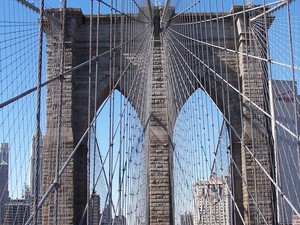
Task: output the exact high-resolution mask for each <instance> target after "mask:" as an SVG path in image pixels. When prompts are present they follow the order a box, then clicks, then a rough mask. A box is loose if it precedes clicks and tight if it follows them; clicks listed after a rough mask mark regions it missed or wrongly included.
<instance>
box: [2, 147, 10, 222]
mask: <svg viewBox="0 0 300 225" xmlns="http://www.w3.org/2000/svg"><path fill="white" fill-rule="evenodd" d="M8 156H9V148H8V143H1V148H0V224H3V219H4V205H5V204H6V203H7V202H8V201H9V192H8V166H9V165H8V163H9V160H8V159H9V157H8Z"/></svg>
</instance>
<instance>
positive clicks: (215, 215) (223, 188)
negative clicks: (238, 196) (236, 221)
mask: <svg viewBox="0 0 300 225" xmlns="http://www.w3.org/2000/svg"><path fill="white" fill-rule="evenodd" d="M225 179H226V178H225V177H216V175H215V174H213V175H212V177H211V179H208V180H200V181H198V182H197V183H195V184H194V185H193V194H194V207H195V208H194V225H209V224H218V225H229V224H230V219H229V214H230V213H229V212H230V210H229V194H228V187H227V185H226V180H225Z"/></svg>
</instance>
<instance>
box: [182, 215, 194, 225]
mask: <svg viewBox="0 0 300 225" xmlns="http://www.w3.org/2000/svg"><path fill="white" fill-rule="evenodd" d="M180 225H194V222H193V214H192V213H190V212H186V213H185V214H182V215H180Z"/></svg>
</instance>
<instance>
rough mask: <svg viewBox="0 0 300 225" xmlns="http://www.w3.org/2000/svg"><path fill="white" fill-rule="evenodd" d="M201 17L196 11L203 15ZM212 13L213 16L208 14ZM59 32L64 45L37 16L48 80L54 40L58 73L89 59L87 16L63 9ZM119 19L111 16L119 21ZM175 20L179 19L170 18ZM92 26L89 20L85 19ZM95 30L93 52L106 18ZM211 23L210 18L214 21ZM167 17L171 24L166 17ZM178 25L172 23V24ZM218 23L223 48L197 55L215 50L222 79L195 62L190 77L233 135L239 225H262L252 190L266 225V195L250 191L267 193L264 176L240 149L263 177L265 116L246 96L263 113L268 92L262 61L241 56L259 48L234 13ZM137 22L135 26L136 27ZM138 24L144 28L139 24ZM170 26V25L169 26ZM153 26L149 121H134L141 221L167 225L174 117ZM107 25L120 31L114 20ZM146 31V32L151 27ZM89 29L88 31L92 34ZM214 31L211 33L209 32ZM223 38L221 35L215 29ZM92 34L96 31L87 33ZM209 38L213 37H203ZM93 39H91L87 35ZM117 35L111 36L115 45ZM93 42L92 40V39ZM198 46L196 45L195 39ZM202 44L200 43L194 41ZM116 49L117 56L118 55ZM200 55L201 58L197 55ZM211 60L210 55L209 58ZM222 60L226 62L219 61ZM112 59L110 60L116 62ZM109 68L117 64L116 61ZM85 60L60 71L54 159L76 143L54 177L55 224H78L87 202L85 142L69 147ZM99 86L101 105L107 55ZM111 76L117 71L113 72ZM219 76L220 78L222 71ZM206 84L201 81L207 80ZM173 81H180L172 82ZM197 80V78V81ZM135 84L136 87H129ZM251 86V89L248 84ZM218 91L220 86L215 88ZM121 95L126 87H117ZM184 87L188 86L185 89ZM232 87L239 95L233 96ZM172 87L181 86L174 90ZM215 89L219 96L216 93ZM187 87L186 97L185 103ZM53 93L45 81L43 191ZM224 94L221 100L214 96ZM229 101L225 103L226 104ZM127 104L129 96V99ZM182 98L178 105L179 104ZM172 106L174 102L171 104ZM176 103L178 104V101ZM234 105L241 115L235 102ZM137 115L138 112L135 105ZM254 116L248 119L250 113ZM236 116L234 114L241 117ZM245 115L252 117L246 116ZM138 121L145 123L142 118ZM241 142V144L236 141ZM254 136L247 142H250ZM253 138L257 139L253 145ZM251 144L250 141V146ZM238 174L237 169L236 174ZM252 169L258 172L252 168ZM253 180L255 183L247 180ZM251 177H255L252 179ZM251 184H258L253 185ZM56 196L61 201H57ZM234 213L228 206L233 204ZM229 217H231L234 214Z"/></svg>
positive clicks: (46, 209)
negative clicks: (143, 185) (144, 200)
mask: <svg viewBox="0 0 300 225" xmlns="http://www.w3.org/2000/svg"><path fill="white" fill-rule="evenodd" d="M241 9H242V8H241V7H238V6H237V7H235V8H234V10H235V12H237V11H239V10H241ZM48 13H49V14H50V15H53V16H54V17H59V10H58V9H50V10H49V11H48ZM136 16H137V17H139V19H141V20H142V19H143V15H136ZM203 16H204V15H203ZM213 16H214V17H216V16H217V14H214V15H213ZM66 18H67V20H66V36H65V42H64V43H59V41H58V36H57V31H58V30H59V29H60V27H59V26H58V25H57V24H56V23H54V22H52V21H50V20H49V21H45V26H44V30H45V33H46V35H47V52H48V79H51V78H53V77H55V76H57V74H59V73H60V68H59V63H60V57H59V56H60V54H61V52H60V51H59V45H60V44H63V45H64V48H65V56H66V59H65V70H67V69H70V68H73V67H74V66H77V65H79V64H81V63H83V62H86V61H87V60H88V59H89V27H90V22H91V20H90V17H89V16H85V15H83V14H82V12H81V10H79V9H68V10H67V12H66ZM119 19H120V18H118V17H117V18H116V20H119ZM156 20H159V12H154V21H156ZM177 20H180V18H177ZM92 21H93V23H95V22H96V19H94V20H92ZM100 21H101V30H102V32H101V34H100V40H101V42H100V43H99V45H100V50H101V51H102V52H105V51H108V50H109V43H110V42H109V23H110V21H109V16H101V18H100ZM214 21H216V20H214ZM174 22H178V21H176V20H174ZM179 22H180V21H179ZM225 25H226V28H225V30H223V31H222V32H224V33H225V32H226V48H228V49H230V50H231V51H222V52H220V51H218V52H217V51H213V48H212V47H207V46H206V47H205V48H202V49H203V51H204V52H205V54H204V55H206V54H208V55H212V54H215V59H218V61H217V62H215V65H216V67H215V71H216V73H218V74H221V76H223V74H222V71H225V70H226V71H228V73H227V74H228V77H221V78H220V77H215V76H214V75H215V74H213V73H212V72H211V71H209V70H207V68H205V67H203V70H202V72H201V73H199V74H197V77H196V78H191V79H194V82H193V83H195V84H196V83H197V82H196V81H195V79H197V80H198V81H200V82H201V85H199V84H198V87H197V88H202V89H204V90H205V91H206V92H207V93H208V94H209V95H210V97H211V98H212V99H213V100H214V101H215V102H216V105H217V106H218V107H219V108H220V110H221V111H222V112H223V114H224V115H225V117H226V118H227V121H228V122H230V125H228V129H230V128H231V127H230V126H232V127H233V128H234V129H235V131H237V132H236V133H231V147H232V148H231V149H232V157H233V159H234V161H235V162H236V163H237V164H236V165H232V169H231V173H232V178H233V182H232V187H233V189H234V195H235V196H234V197H235V199H236V205H237V207H238V208H239V210H240V212H239V213H240V214H241V215H242V216H243V218H244V220H245V222H246V224H262V223H261V222H262V218H261V217H260V216H259V215H258V213H257V212H256V213H255V210H253V209H254V208H255V204H254V202H253V201H252V200H251V197H250V196H252V195H256V194H258V195H259V196H255V197H256V198H258V199H260V200H261V201H260V203H259V204H260V207H261V209H262V210H263V214H264V215H267V220H268V222H269V223H270V224H272V223H273V217H272V207H273V206H272V203H271V202H272V192H271V191H269V192H263V191H262V192H261V193H257V192H255V191H254V190H255V189H259V190H271V184H270V182H269V181H267V180H266V179H265V176H264V175H263V173H262V172H261V171H260V170H259V169H258V165H257V164H256V162H255V161H254V160H253V158H252V157H251V153H249V151H248V150H247V149H255V153H254V154H255V155H256V156H257V157H259V158H260V159H262V161H261V162H262V163H263V165H264V167H265V169H266V171H268V172H269V173H270V174H272V173H271V172H270V171H271V166H270V162H271V161H272V160H271V156H272V154H271V148H270V146H271V144H270V137H269V136H268V130H267V127H268V126H267V123H268V121H267V119H266V117H265V115H263V114H262V113H261V112H260V111H259V110H257V108H256V107H254V106H253V105H252V104H250V102H249V100H252V101H253V102H254V103H255V104H256V105H258V106H259V107H261V108H263V109H265V110H268V106H267V103H266V98H267V93H266V91H265V90H268V88H267V87H266V86H265V85H266V83H267V82H266V79H267V75H266V74H264V73H263V69H262V67H263V65H262V64H261V61H259V60H257V59H254V58H249V57H247V56H248V54H250V53H251V54H253V55H257V54H261V53H262V52H263V50H264V49H262V45H261V44H260V43H258V42H257V39H256V38H255V34H254V33H253V32H252V31H251V30H250V29H249V20H248V18H246V21H244V18H243V17H242V16H239V15H238V14H237V15H236V16H234V17H226V20H225ZM141 26H142V25H141ZM143 26H150V24H148V25H143ZM170 26H172V23H171V24H170ZM216 26H217V22H212V23H211V27H210V28H209V29H212V30H215V29H216ZM94 27H96V26H94ZM154 27H156V29H155V30H154V32H153V44H152V47H153V54H152V60H153V61H152V65H153V66H152V68H149V69H151V70H152V75H151V76H149V84H151V85H150V87H149V100H150V101H149V103H147V104H148V106H147V107H148V109H150V111H149V112H148V115H149V118H141V119H142V120H143V121H144V124H143V125H144V126H145V127H146V129H145V134H146V135H148V137H147V138H148V140H149V141H150V144H149V147H148V154H149V157H148V158H149V162H148V177H149V178H148V192H149V196H148V202H149V205H148V212H147V216H148V218H149V219H148V223H149V225H158V224H161V225H173V224H174V221H173V220H174V215H173V211H174V210H173V209H174V207H175V206H174V205H173V199H172V198H173V197H172V193H173V188H172V187H173V183H172V182H173V181H172V179H173V174H172V173H173V168H172V166H173V161H172V156H173V154H172V151H173V146H172V142H171V140H172V129H173V127H174V124H175V121H170V120H169V119H168V109H169V106H170V105H171V104H175V102H176V101H178V99H176V98H175V97H174V96H176V95H175V93H174V95H171V96H170V95H167V93H168V91H169V90H168V87H169V86H168V79H169V76H170V73H169V71H167V69H166V67H165V66H164V64H165V63H166V62H167V60H169V59H170V55H169V54H171V50H170V46H169V45H168V43H166V42H165V39H164V35H165V33H164V30H161V29H160V27H159V26H158V25H157V23H156V22H154ZM115 29H117V30H118V29H120V26H118V24H117V25H116V28H115ZM151 31H153V29H152V30H151ZM95 32H96V31H95ZM195 32H198V33H200V32H205V30H204V29H203V28H202V27H198V28H197V29H195ZM211 34H212V35H217V33H216V32H211ZM218 35H224V34H222V33H221V34H220V33H219V34H218ZM93 36H94V37H95V36H96V35H93ZM211 38H217V36H215V37H211ZM94 41H95V40H94ZM119 41H120V40H116V42H117V43H118V42H119ZM235 43H238V46H237V47H238V49H237V50H238V52H240V53H239V54H238V53H237V51H236V49H235ZM93 45H94V43H93ZM199 45H200V44H199ZM201 47H202V46H201ZM115 53H116V54H117V57H123V56H121V55H120V54H119V52H118V50H116V51H115ZM118 54H119V55H118ZM199 57H200V58H201V56H200V55H199ZM210 58H212V57H210ZM225 59H226V60H225ZM117 61H118V60H117ZM202 61H203V62H204V64H207V65H211V63H212V62H210V61H209V59H208V58H206V59H202ZM115 68H118V65H116V67H115ZM88 71H89V70H88V65H83V66H81V67H80V68H79V69H76V70H73V71H72V73H70V74H67V75H66V76H64V85H63V100H62V103H63V106H62V109H63V115H62V116H63V118H64V120H63V124H62V137H61V138H62V140H63V142H64V145H65V146H64V152H60V161H61V162H63V161H66V159H67V158H68V156H69V155H70V154H71V153H72V151H73V149H74V148H75V147H76V149H77V151H76V153H75V154H74V156H73V160H72V162H71V164H70V165H69V166H68V167H67V168H66V170H65V173H64V175H63V176H62V177H61V182H60V188H59V190H60V192H59V193H60V195H61V197H62V193H64V196H63V201H61V202H60V205H61V207H63V208H64V212H63V213H62V212H59V218H60V224H79V221H80V218H81V215H82V213H83V211H84V208H85V205H86V199H87V185H86V184H87V178H86V174H87V168H86V166H87V140H86V139H84V140H83V141H82V142H81V144H80V145H77V143H78V142H79V140H80V139H81V137H82V135H83V133H84V132H85V130H86V129H87V126H88V109H87V106H88V79H89V73H88ZM99 74H100V80H101V82H100V85H99V89H98V93H97V98H98V99H99V101H98V102H99V104H101V103H102V102H103V101H104V100H105V99H106V97H107V96H108V90H109V84H110V80H109V56H107V57H102V58H101V61H99ZM116 74H117V73H116ZM224 76H225V75H224ZM212 77H214V79H210V80H213V81H214V84H213V85H212V84H209V83H208V82H207V81H208V80H209V78H212ZM225 80H226V81H228V84H229V85H226V87H227V88H225V89H224V85H223V84H224V81H225ZM177 82H186V84H187V85H188V81H187V80H186V81H183V80H180V79H178V81H177ZM198 83H199V82H198ZM137 85H138V84H137ZM254 86H255V88H253V87H254ZM222 88H223V89H222ZM119 89H120V91H121V92H122V93H123V94H124V95H125V96H126V94H127V93H126V92H124V91H123V90H122V88H119ZM190 90H192V88H191V89H190ZM236 90H238V91H240V92H241V93H242V94H243V96H244V97H241V95H239V94H237V92H236ZM177 91H178V92H180V91H182V90H177ZM220 93H223V94H224V95H223V96H220V95H219V94H220ZM192 94H193V92H192V91H191V92H190V93H189V95H188V96H186V99H185V100H184V101H186V100H187V99H188V97H189V96H190V95H192ZM59 96H60V85H58V83H55V82H54V83H51V84H49V85H48V87H47V130H46V135H45V139H44V147H43V154H44V155H43V159H44V162H43V191H45V190H46V189H47V187H48V186H49V185H50V184H51V183H52V182H53V180H54V177H55V168H54V167H53V165H55V160H56V159H55V147H56V142H57V137H56V135H57V132H58V131H57V127H56V123H57V105H58V102H57V99H59ZM224 96H225V101H222V100H221V98H223V97H224ZM229 99H230V101H229ZM130 100H131V101H132V104H133V106H134V107H135V102H134V101H135V100H134V99H130ZM184 101H183V102H184ZM183 102H181V103H179V104H177V105H179V106H178V107H177V108H176V110H177V111H176V112H173V113H174V114H175V117H173V118H176V115H177V114H178V113H179V111H180V109H181V107H182V106H183ZM223 102H230V105H223ZM177 103H178V102H177ZM180 104H181V105H180ZM241 105H242V112H241V111H240V108H241V107H240V106H241ZM137 111H138V114H139V113H140V112H139V110H137ZM254 113H255V115H257V117H255V118H253V117H251V116H252V115H253V114H254ZM240 115H242V118H241V116H240ZM252 118H253V119H252ZM145 121H148V123H146V122H145ZM250 123H252V124H255V126H256V127H257V129H256V130H253V129H251V126H250ZM241 139H242V140H243V142H241V141H240V140H241ZM254 139H255V140H256V141H255V142H254V141H253V140H254ZM257 140H259V142H260V144H259V145H257V144H255V143H258V142H257ZM254 144H255V146H253V145H254ZM239 171H241V173H242V177H243V178H245V180H242V179H241V178H240V174H239ZM258 171H260V172H258ZM254 173H256V176H255V178H254ZM254 179H256V182H254ZM257 179H258V180H257ZM257 184H258V185H257ZM60 199H62V198H60ZM53 211H54V209H53V197H52V195H51V196H50V197H49V198H48V200H47V201H46V202H45V204H44V206H43V211H42V217H43V224H49V223H50V224H51V223H52V221H53V219H52V217H53V213H54V212H53ZM233 211H236V208H234V209H233ZM235 215H238V213H237V212H236V213H235ZM233 219H234V220H235V221H236V224H241V220H240V218H239V216H236V217H234V218H233Z"/></svg>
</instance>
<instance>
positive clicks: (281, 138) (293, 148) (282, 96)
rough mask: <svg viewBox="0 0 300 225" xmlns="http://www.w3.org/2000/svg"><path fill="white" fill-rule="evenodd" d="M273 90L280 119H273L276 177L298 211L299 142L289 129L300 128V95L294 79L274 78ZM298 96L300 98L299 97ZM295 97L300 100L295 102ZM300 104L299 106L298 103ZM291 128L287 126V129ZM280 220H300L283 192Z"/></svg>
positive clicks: (273, 109)
mask: <svg viewBox="0 0 300 225" xmlns="http://www.w3.org/2000/svg"><path fill="white" fill-rule="evenodd" d="M270 87H271V88H272V90H271V91H270V93H271V99H270V100H271V101H270V102H271V115H272V117H273V118H275V119H276V120H277V121H278V122H279V124H281V125H283V126H284V127H285V128H284V127H283V126H281V125H279V124H278V123H277V124H275V123H274V122H273V123H272V131H273V139H274V149H275V154H274V155H275V161H276V162H275V164H276V180H277V181H278V186H279V187H280V188H281V190H282V192H283V193H284V194H285V197H287V199H289V201H290V202H291V204H292V205H293V206H294V207H295V209H296V210H298V212H299V211H300V203H299V200H298V199H299V190H300V180H299V177H300V171H299V143H297V139H296V138H295V137H293V136H292V135H291V134H290V132H288V131H287V130H289V131H292V132H293V133H294V134H296V133H297V132H296V131H297V130H298V135H299V132H300V129H299V120H300V118H299V112H300V111H299V96H297V93H295V94H294V92H293V89H294V88H293V82H292V81H286V80H273V81H272V83H270ZM295 97H296V99H295ZM295 100H298V103H297V104H296V105H295V104H294V103H295ZM296 106H297V107H298V108H297V107H296ZM286 128H287V129H286ZM277 212H278V222H279V223H278V224H299V223H296V222H295V221H297V220H298V218H297V216H295V215H294V214H295V212H293V210H292V208H291V206H290V205H289V203H288V202H287V201H285V200H284V199H283V197H282V195H281V193H279V192H277Z"/></svg>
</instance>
